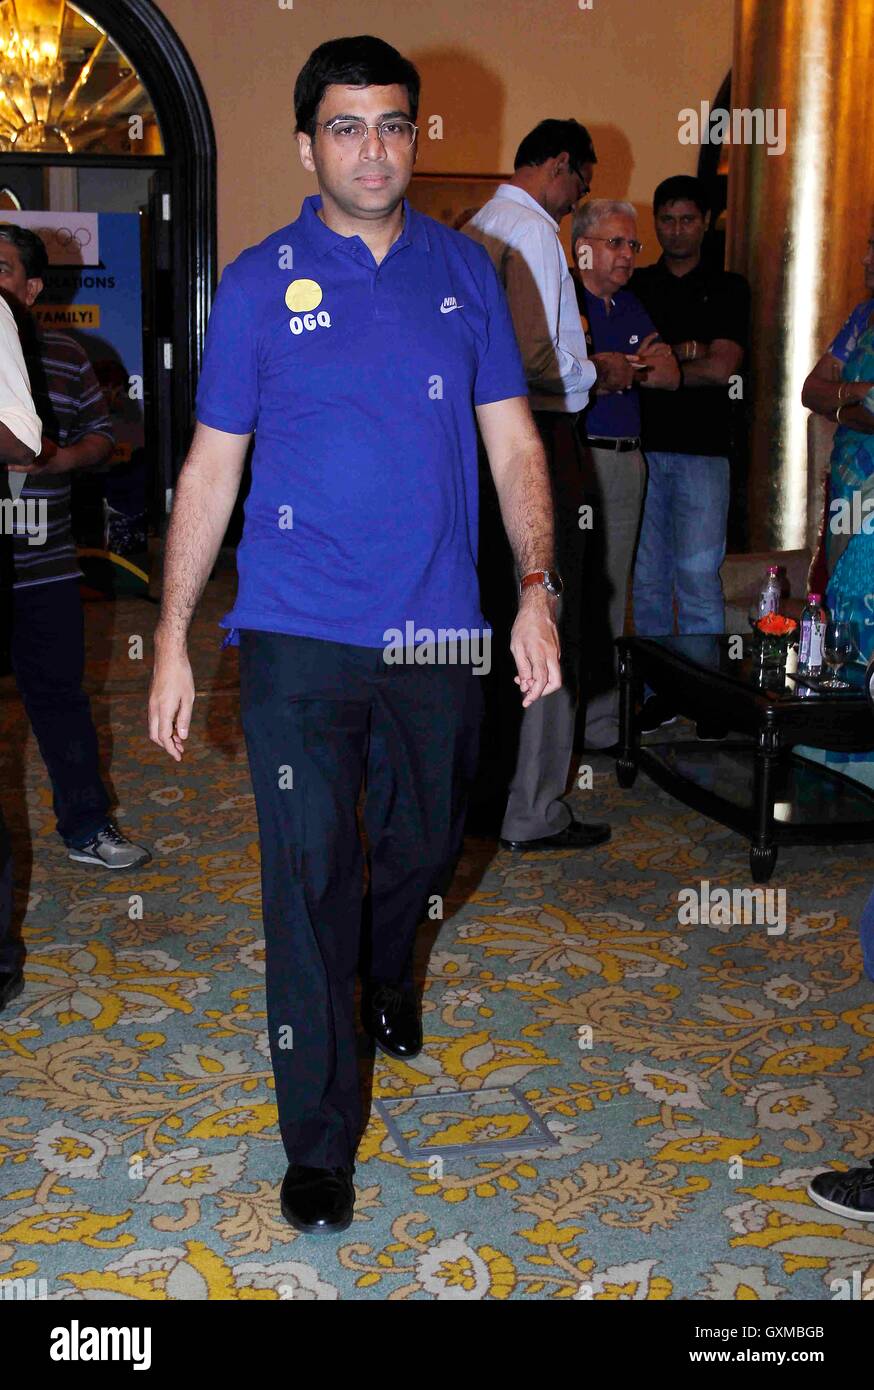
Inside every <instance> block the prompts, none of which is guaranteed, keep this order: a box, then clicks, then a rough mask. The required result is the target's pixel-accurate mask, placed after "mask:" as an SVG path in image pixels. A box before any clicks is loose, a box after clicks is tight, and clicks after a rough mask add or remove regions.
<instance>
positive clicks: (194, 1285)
mask: <svg viewBox="0 0 874 1390" xmlns="http://www.w3.org/2000/svg"><path fill="white" fill-rule="evenodd" d="M228 585H229V579H228V576H227V575H226V574H224V573H221V574H219V576H218V578H217V579H215V580H214V581H213V582H212V583H211V584H210V585H209V587H208V590H207V595H206V598H205V600H204V603H203V605H202V607H201V610H200V613H199V616H198V619H197V623H196V627H195V633H194V639H193V664H194V667H195V677H196V684H197V689H198V692H199V698H198V701H197V704H196V706H195V717H194V721H193V728H192V735H191V738H190V740H189V745H190V747H189V750H188V752H187V754H186V758H185V760H184V762H183V763H182V765H181V766H180V765H178V764H176V763H173V762H172V761H171V760H170V759H169V758H167V757H166V755H164V754H163V753H162V752H161V751H160V750H159V749H157V748H156V747H155V746H154V745H152V744H151V743H149V741H148V739H147V737H146V731H145V715H144V711H145V696H146V690H147V685H148V669H147V668H148V653H149V651H150V634H151V631H152V627H153V625H154V620H155V610H154V608H152V607H151V606H150V605H148V604H147V603H144V602H142V601H137V600H134V599H124V600H119V601H118V602H117V603H115V604H89V605H88V609H87V623H88V632H89V667H88V688H89V690H90V692H91V694H92V701H93V708H94V711H95V718H96V720H97V723H98V729H99V731H100V736H101V745H102V747H103V748H104V751H105V754H106V756H107V757H110V755H111V757H110V762H109V768H108V771H109V777H110V781H111V784H112V786H113V788H114V791H115V794H116V796H117V798H118V801H119V806H120V809H119V812H118V819H119V822H120V823H121V825H122V827H123V828H124V829H125V830H126V832H127V833H128V834H130V835H131V836H132V837H133V838H134V839H137V840H139V841H142V842H144V843H146V844H148V845H149V846H150V847H151V849H152V851H153V854H154V859H153V862H152V863H151V864H149V865H147V866H146V867H145V868H144V869H142V870H140V871H138V872H136V873H133V874H119V875H112V874H109V873H101V872H99V871H93V870H89V869H87V868H84V867H82V866H77V865H73V864H71V863H69V862H68V861H67V859H66V857H65V854H64V852H63V848H62V846H61V844H60V841H59V840H58V839H57V837H56V835H55V833H54V828H53V816H52V811H51V795H50V789H49V786H48V782H47V778H46V775H45V772H44V769H43V766H42V763H41V761H40V758H39V754H38V751H37V749H36V746H35V743H34V740H33V737H32V735H31V734H30V731H29V729H28V726H27V723H26V719H25V716H24V714H23V711H22V709H21V706H20V703H19V701H18V698H17V695H16V692H15V688H14V685H13V683H12V681H11V678H9V677H6V678H4V679H3V680H0V734H2V751H0V772H2V787H3V792H2V797H3V804H4V809H5V813H6V816H7V820H8V821H9V823H10V826H11V828H12V831H13V840H14V849H15V855H16V883H17V887H18V888H19V889H20V901H19V910H20V914H21V915H23V916H24V935H25V939H26V941H27V946H28V960H27V965H26V980H27V984H26V989H25V992H24V994H22V995H21V996H20V997H19V998H18V999H16V1000H15V1001H14V1002H13V1003H12V1004H11V1005H10V1006H9V1007H8V1008H7V1009H6V1010H5V1011H4V1012H3V1013H2V1015H0V1280H8V1279H19V1280H33V1281H45V1282H44V1284H42V1285H39V1287H41V1288H42V1290H43V1292H44V1293H45V1294H46V1295H47V1296H48V1297H49V1298H52V1299H58V1300H67V1299H69V1300H82V1299H107V1298H111V1299H183V1300H186V1299H292V1298H293V1299H339V1298H343V1299H353V1298H354V1299H529V1300H530V1299H568V1298H571V1299H574V1298H578V1299H603V1300H616V1299H654V1300H657V1299H701V1300H712V1299H729V1300H734V1299H764V1300H780V1299H808V1300H820V1299H829V1298H832V1297H833V1296H834V1293H833V1290H832V1281H836V1280H840V1279H844V1280H847V1281H852V1279H853V1275H854V1272H855V1271H858V1272H859V1275H860V1276H861V1286H862V1287H864V1281H865V1279H866V1278H867V1279H871V1278H874V1225H865V1224H861V1223H848V1224H845V1223H844V1222H843V1221H842V1220H840V1219H839V1218H838V1217H835V1216H831V1215H829V1214H828V1213H827V1212H825V1211H823V1210H821V1209H820V1208H818V1207H816V1206H814V1205H813V1204H811V1202H810V1201H809V1199H808V1198H807V1196H806V1195H805V1188H806V1185H807V1182H808V1180H809V1178H810V1176H811V1175H812V1174H813V1173H815V1172H817V1171H820V1170H821V1169H822V1168H824V1167H836V1168H843V1167H851V1166H855V1165H858V1164H860V1163H863V1162H865V1161H866V1160H867V1158H868V1156H869V1155H871V1154H874V1099H872V1086H871V1077H872V1075H874V986H872V985H871V983H870V982H869V981H867V980H866V978H865V976H864V974H863V973H862V962H861V953H860V948H859V943H858V934H857V922H858V918H859V914H860V911H861V907H862V904H863V902H864V901H865V898H866V897H867V894H868V892H869V889H870V883H871V879H872V877H874V851H872V849H871V848H870V847H868V848H865V847H860V848H852V849H847V848H842V849H822V850H818V851H816V852H814V851H812V850H809V849H797V850H783V851H781V855H780V860H779V862H778V867H777V872H776V874H775V877H774V879H773V880H772V886H774V887H780V888H783V889H785V892H786V931H785V933H784V934H782V935H778V934H772V935H770V934H768V932H767V931H766V929H765V927H764V926H757V925H748V926H744V925H719V924H713V925H709V924H700V925H699V924H696V925H691V924H688V923H686V922H682V921H680V920H679V914H678V905H677V904H678V892H679V891H680V889H682V888H689V887H692V888H694V889H696V890H697V888H698V885H699V883H700V881H701V880H702V879H705V878H706V879H708V880H709V881H710V883H711V885H712V886H716V885H719V886H724V887H728V888H732V887H749V886H750V883H749V879H748V877H747V875H748V867H747V847H746V845H745V842H744V841H742V840H741V839H740V838H739V837H738V836H736V835H734V834H733V833H731V832H729V831H727V830H725V829H723V828H722V827H720V826H717V825H715V824H714V823H712V822H710V821H708V820H706V819H704V818H703V817H701V816H699V815H697V814H696V813H694V812H691V811H688V810H686V809H685V808H684V807H682V806H681V805H680V804H679V803H677V802H675V801H672V800H671V799H670V798H669V797H668V796H666V795H665V794H664V793H662V792H661V791H659V790H658V789H657V788H656V787H655V786H654V785H653V784H652V783H650V782H649V781H648V780H647V779H646V777H644V776H641V777H639V778H638V781H637V783H636V784H635V786H634V788H633V789H632V790H630V791H621V790H620V789H619V787H618V786H617V784H616V781H615V778H614V775H613V771H612V765H611V763H610V761H609V760H608V759H607V758H605V757H604V756H602V755H599V754H592V755H590V756H591V763H592V767H593V771H594V776H593V786H592V789H591V790H585V791H578V792H577V793H576V794H575V802H574V805H575V809H576V811H577V813H578V814H579V815H581V816H585V817H586V818H588V819H608V820H609V821H610V822H611V823H612V825H613V838H612V840H611V842H610V843H609V844H608V845H606V846H603V847H602V848H599V849H598V850H595V851H592V852H589V853H576V852H573V851H568V852H566V853H562V854H555V855H549V856H544V855H540V856H538V855H531V856H526V857H524V858H520V857H518V856H512V855H510V854H509V853H506V852H504V851H502V850H500V849H499V848H498V847H497V846H496V844H495V843H494V842H489V841H485V840H470V841H468V842H467V845H466V850H465V856H464V859H463V860H462V863H461V865H460V868H459V872H458V875H457V876H456V880H455V883H454V885H453V888H452V894H451V897H450V898H447V900H446V903H445V916H444V920H443V922H442V923H437V922H429V923H427V924H426V926H425V927H423V929H422V933H421V942H420V945H421V962H420V964H421V972H422V974H423V975H424V972H425V970H426V969H427V975H426V977H425V992H424V1000H423V1010H424V1028H425V1036H426V1047H425V1050H424V1051H423V1053H422V1054H421V1055H420V1056H419V1057H418V1058H417V1059H416V1060H415V1061H414V1062H412V1063H402V1062H395V1061H392V1060H390V1059H388V1058H386V1057H384V1056H382V1054H377V1057H376V1059H375V1060H374V1059H373V1056H372V1053H371V1052H370V1051H369V1050H368V1048H367V1047H366V1046H365V1041H364V1039H362V1042H361V1054H360V1061H361V1069H362V1085H363V1087H365V1088H366V1090H368V1091H369V1090H370V1088H371V1087H372V1094H373V1096H374V1097H376V1098H383V1099H386V1100H390V1099H393V1100H398V1099H403V1098H405V1097H416V1096H422V1095H425V1096H428V1095H433V1096H434V1097H435V1101H434V1107H435V1111H436V1112H438V1114H439V1104H440V1097H441V1096H449V1095H459V1094H460V1095H463V1096H467V1097H469V1099H470V1106H469V1111H464V1112H459V1111H458V1108H457V1106H456V1108H455V1109H454V1110H453V1111H452V1117H453V1118H452V1123H451V1124H449V1123H448V1122H447V1124H446V1126H445V1127H444V1131H443V1138H444V1141H445V1143H446V1145H447V1146H448V1147H445V1148H443V1149H442V1150H441V1152H440V1154H439V1156H438V1155H433V1154H432V1155H431V1156H430V1157H428V1158H426V1159H425V1158H423V1159H422V1161H417V1162H413V1161H411V1160H410V1159H408V1158H405V1157H403V1156H402V1155H401V1153H400V1152H399V1151H398V1149H397V1148H396V1146H395V1144H394V1141H393V1140H392V1138H391V1136H390V1134H389V1132H388V1130H387V1129H386V1127H385V1125H384V1123H383V1121H382V1120H381V1118H380V1115H379V1112H378V1109H377V1108H376V1107H374V1108H372V1109H371V1112H370V1122H369V1125H368V1128H367V1131H366V1133H365V1136H364V1138H363V1141H362V1144H361V1147H360V1149H359V1153H358V1159H357V1166H356V1173H355V1182H356V1188H357V1204H356V1216H355V1221H354V1223H353V1225H352V1226H351V1227H350V1229H349V1230H348V1231H346V1232H344V1233H343V1234H341V1235H339V1236H336V1237H327V1238H326V1237H321V1238H315V1237H309V1236H304V1235H301V1234H299V1233H297V1232H295V1231H294V1230H293V1229H292V1228H291V1227H289V1226H288V1225H286V1223H285V1222H284V1221H283V1219H282V1217H281V1215H280V1212H279V1204H278V1187H279V1183H280V1181H281V1179H282V1176H283V1174H284V1171H285V1156H284V1153H283V1150H282V1146H281V1143H280V1140H279V1136H278V1130H277V1125H276V1112H275V1107H274V1103H273V1090H272V1084H273V1083H272V1075H271V1069H270V1062H269V1054H268V1048H267V1040H266V1033H265V1010H264V995H263V987H264V955H263V942H262V934H261V922H260V886H259V877H258V864H259V859H258V842H257V837H256V825H255V811H254V804H253V798H252V794H251V788H250V784H249V778H248V769H247V765H246V759H245V750H244V746H243V741H242V735H241V731H240V725H239V713H238V705H237V688H236V657H235V654H234V653H233V652H231V651H226V652H220V651H219V641H218V632H217V629H216V627H215V622H216V618H217V616H218V615H219V614H220V613H221V612H222V611H224V610H225V609H226V608H227V607H228ZM133 636H142V638H143V647H144V652H145V659H144V660H139V659H137V658H136V655H135V653H136V651H137V650H138V648H137V644H136V643H134V642H131V640H130V639H131V638H132V637H133ZM582 780H584V781H585V779H582ZM25 914H26V915H25ZM501 1087H514V1088H515V1090H516V1093H517V1094H518V1095H520V1096H521V1097H523V1098H524V1101H525V1102H526V1104H527V1106H528V1107H530V1109H531V1110H532V1111H533V1112H534V1113H535V1114H536V1116H537V1117H539V1120H540V1121H541V1122H542V1124H543V1125H544V1126H545V1128H546V1130H547V1131H548V1132H549V1133H550V1134H551V1135H552V1137H553V1142H552V1143H551V1144H550V1145H548V1146H547V1147H544V1148H542V1149H538V1148H528V1149H525V1150H517V1151H516V1152H513V1149H512V1141H513V1134H514V1132H517V1131H514V1128H513V1121H512V1116H509V1115H508V1117H507V1120H506V1123H505V1122H504V1120H503V1119H502V1118H501V1117H500V1116H499V1117H498V1118H497V1119H496V1118H495V1116H494V1115H493V1114H490V1115H489V1116H488V1122H487V1123H483V1122H482V1118H481V1117H479V1116H478V1113H477V1093H478V1092H486V1091H488V1092H490V1093H493V1092H494V1089H495V1088H501ZM482 1099H483V1102H484V1100H485V1097H483V1098H482ZM401 1108H403V1107H401ZM484 1135H485V1136H486V1137H488V1138H490V1139H492V1140H494V1142H495V1145H496V1148H495V1151H494V1152H493V1153H490V1152H482V1151H481V1152H476V1153H471V1152H469V1151H466V1150H465V1149H463V1148H460V1149H459V1150H458V1152H457V1153H453V1151H452V1147H451V1145H452V1143H453V1142H454V1143H458V1144H462V1145H463V1144H465V1143H470V1142H473V1141H474V1140H477V1139H482V1138H483V1136H484ZM858 1282H859V1281H857V1283H858Z"/></svg>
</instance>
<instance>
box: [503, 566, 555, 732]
mask: <svg viewBox="0 0 874 1390" xmlns="http://www.w3.org/2000/svg"><path fill="white" fill-rule="evenodd" d="M556 602H557V601H556V599H555V598H553V597H552V596H551V595H550V594H548V593H547V592H546V590H545V589H538V588H531V589H526V590H525V592H524V593H523V595H522V598H521V599H520V601H519V612H518V613H517V614H516V621H515V622H514V624H513V631H512V633H511V634H510V651H511V652H512V653H513V659H514V661H515V662H516V670H517V671H518V672H519V674H518V675H517V676H515V677H514V680H515V682H516V684H517V685H518V687H519V689H520V690H521V692H522V695H523V699H522V708H523V709H527V708H528V706H529V705H533V704H534V701H535V700H539V699H540V698H541V697H542V696H543V695H551V694H552V693H553V691H555V690H559V689H560V688H561V666H560V665H559V657H560V656H561V647H560V645H559V640H558V628H557V627H556V625H555V609H556Z"/></svg>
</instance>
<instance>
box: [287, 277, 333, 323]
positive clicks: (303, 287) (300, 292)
mask: <svg viewBox="0 0 874 1390" xmlns="http://www.w3.org/2000/svg"><path fill="white" fill-rule="evenodd" d="M285 302H286V304H287V306H288V308H289V309H290V310H291V315H292V316H291V318H290V319H289V321H288V326H289V328H290V329H291V331H292V333H294V334H295V335H298V334H300V333H304V332H307V333H310V332H312V330H313V329H314V328H330V327H331V315H330V314H329V313H328V312H327V310H326V309H319V312H318V313H317V314H316V313H313V310H314V309H318V308H319V305H320V304H321V302H322V287H321V285H319V284H317V283H316V281H315V280H292V282H291V284H290V285H289V287H288V289H287V290H286V291H285Z"/></svg>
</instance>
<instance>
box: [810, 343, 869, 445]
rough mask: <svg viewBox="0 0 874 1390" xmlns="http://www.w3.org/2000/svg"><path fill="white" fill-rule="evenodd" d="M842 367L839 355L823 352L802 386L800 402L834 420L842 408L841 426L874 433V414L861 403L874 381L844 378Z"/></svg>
mask: <svg viewBox="0 0 874 1390" xmlns="http://www.w3.org/2000/svg"><path fill="white" fill-rule="evenodd" d="M843 367H844V364H843V362H842V361H841V359H840V358H839V357H833V356H832V354H831V353H830V352H824V353H823V355H822V357H821V358H820V359H819V361H818V362H817V364H816V366H815V367H814V369H813V371H812V372H811V373H810V376H809V377H808V378H807V380H806V381H805V383H804V386H803V387H802V391H801V404H802V405H806V406H807V409H808V410H812V411H814V413H815V414H817V415H825V417H826V418H827V419H828V420H834V419H835V418H836V416H837V412H838V410H840V412H841V424H842V425H849V427H850V429H853V430H858V431H859V432H860V433H861V434H874V414H872V413H871V411H870V410H868V409H867V407H866V406H864V405H862V404H861V402H862V399H863V397H865V396H866V395H867V394H868V392H869V391H870V390H871V389H872V388H874V382H872V381H842V380H841V372H842V371H843Z"/></svg>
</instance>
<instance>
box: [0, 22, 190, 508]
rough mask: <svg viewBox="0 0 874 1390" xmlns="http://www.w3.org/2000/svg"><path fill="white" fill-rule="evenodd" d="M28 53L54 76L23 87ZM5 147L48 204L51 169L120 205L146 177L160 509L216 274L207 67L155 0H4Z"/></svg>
mask: <svg viewBox="0 0 874 1390" xmlns="http://www.w3.org/2000/svg"><path fill="white" fill-rule="evenodd" d="M27 62H30V63H32V64H34V63H35V64H37V65H38V64H39V63H40V62H42V63H44V64H46V65H47V66H46V68H45V69H40V70H39V71H38V72H37V76H38V77H39V78H40V79H41V80H42V82H43V86H42V88H39V87H38V86H36V85H34V86H33V88H31V85H30V82H29V81H28V82H26V83H25V84H20V85H19V87H18V89H16V87H15V79H16V75H17V68H16V65H18V68H20V69H22V75H23V76H25V77H26V76H27V72H26V70H25V69H24V68H22V65H24V64H26V63H27ZM125 64H126V66H125ZM30 73H31V76H33V73H34V69H33V68H31V69H30ZM4 78H5V80H4ZM33 93H36V96H35V97H34V96H33ZM24 96H26V97H27V101H25V100H24V99H23V97H24ZM137 121H139V126H138V128H137V127H135V124H134V123H135V122H137ZM131 136H133V137H134V138H131ZM137 137H138V138H137ZM0 151H2V153H0V167H2V177H0V185H2V186H4V188H5V189H6V190H8V191H9V192H11V194H12V195H13V198H15V197H16V196H17V199H18V201H19V202H20V203H21V204H22V206H23V207H25V208H27V207H28V206H29V207H37V206H39V198H40V192H39V189H40V187H42V188H43V189H44V188H45V186H46V179H47V178H49V177H53V178H55V179H56V180H59V181H60V185H61V187H63V186H64V180H65V178H66V179H68V180H69V182H68V186H69V187H71V188H72V187H74V186H75V187H76V188H77V189H78V188H79V187H80V186H81V187H83V188H86V189H87V190H89V192H88V195H87V196H89V197H90V198H91V199H92V200H95V199H96V200H98V202H99V199H100V197H101V196H104V195H101V193H100V189H104V190H110V192H111V194H112V196H110V197H109V198H108V201H109V203H110V208H113V206H114V204H113V196H114V198H115V201H116V203H117V202H118V199H119V197H120V190H121V188H122V186H123V185H125V186H129V187H131V188H135V189H136V190H137V192H136V201H137V202H138V204H139V207H138V211H139V212H140V213H141V214H142V225H143V229H144V230H143V241H144V255H143V282H144V295H143V314H144V343H145V362H144V378H145V409H144V415H145V420H146V428H147V446H148V453H149V456H150V460H151V470H152V477H151V491H152V496H151V511H152V518H153V521H156V520H160V518H161V516H162V515H165V514H166V512H167V511H169V506H170V500H171V497H172V489H173V487H174V484H175V480H176V477H177V475H178V472H179V469H180V467H181V464H182V459H183V457H184V452H185V450H186V448H187V445H188V441H189V437H190V433H191V426H192V422H193V419H194V399H195V391H196V384H197V376H198V370H199V364H200V359H201V355H202V350H203V343H204V338H205V333H206V324H207V318H208V315H209V309H210V305H211V302H212V295H213V292H214V288H215V279H216V186H215V185H216V174H215V169H216V153H215V136H214V132H213V127H212V120H211V117H210V113H209V108H208V105H207V101H206V97H205V94H204V92H203V88H202V86H201V84H200V81H199V78H198V76H197V73H196V71H195V69H194V66H193V64H192V62H191V60H190V58H189V56H188V54H187V52H186V50H185V48H184V46H183V44H182V42H181V40H180V39H179V37H178V35H177V34H176V32H175V30H174V29H173V28H172V26H171V25H170V24H169V23H168V21H167V20H166V18H165V17H164V15H163V14H162V13H161V12H160V10H158V9H157V7H156V6H155V5H154V4H153V3H152V0H82V3H81V4H80V3H78V0H77V2H76V3H75V4H74V3H70V0H17V3H14V4H13V3H12V0H0ZM22 194H23V196H22ZM43 196H44V195H43ZM14 205H15V204H14V201H12V199H7V201H6V206H7V207H10V206H12V207H14ZM46 205H47V204H46V203H45V201H44V202H43V206H46ZM59 205H62V204H59ZM76 205H77V206H78V204H76ZM97 210H98V211H99V210H100V208H99V206H98V209H97ZM0 218H2V213H0Z"/></svg>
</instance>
